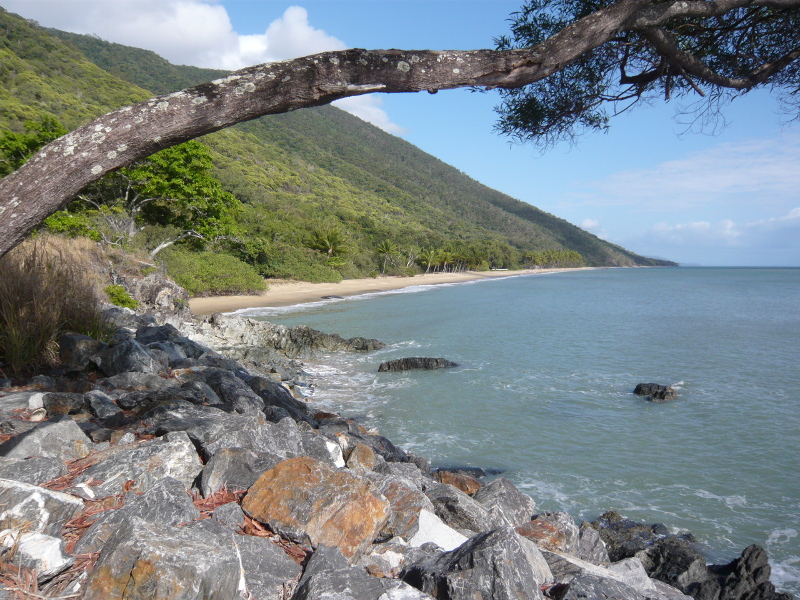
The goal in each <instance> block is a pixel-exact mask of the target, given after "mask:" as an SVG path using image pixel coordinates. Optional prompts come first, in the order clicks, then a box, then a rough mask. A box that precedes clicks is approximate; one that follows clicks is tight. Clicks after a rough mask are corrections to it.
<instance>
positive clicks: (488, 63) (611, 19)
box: [0, 0, 800, 256]
mask: <svg viewBox="0 0 800 600" xmlns="http://www.w3.org/2000/svg"><path fill="white" fill-rule="evenodd" d="M649 3H650V0H619V1H618V2H616V3H615V4H612V5H610V6H608V7H606V8H603V9H601V10H598V11H597V12H595V13H592V14H591V15H588V16H587V17H584V18H582V19H580V20H578V21H576V22H574V23H572V24H570V25H569V26H567V27H565V28H564V29H563V30H562V31H561V32H559V33H557V34H556V35H554V36H552V37H551V38H549V39H547V40H545V41H544V42H542V43H541V44H538V45H537V46H534V47H532V48H529V49H525V50H511V51H502V52H501V51H496V50H474V51H430V50H420V51H406V50H361V49H353V50H344V51H339V52H324V53H321V54H315V55H313V56H307V57H303V58H298V59H294V60H288V61H284V62H278V63H267V64H262V65H257V66H254V67H249V68H246V69H242V70H240V71H236V72H234V73H231V74H230V75H228V76H227V77H224V78H222V79H218V80H216V81H212V82H211V83H207V84H203V85H199V86H196V87H193V88H189V89H186V90H183V91H180V92H175V93H173V94H166V95H163V96H159V97H156V98H152V99H150V100H147V101H145V102H141V103H139V104H136V105H133V106H127V107H125V108H122V109H119V110H116V111H114V112H111V113H108V114H106V115H104V116H102V117H100V118H99V119H96V120H94V121H92V122H91V123H89V124H87V125H84V126H83V127H80V128H78V129H76V130H75V131H72V132H71V133H69V134H67V135H65V136H63V137H61V138H59V139H57V140H55V141H54V142H51V143H50V144H48V145H47V146H45V147H44V148H43V149H42V150H41V151H39V153H38V154H36V155H35V156H33V157H32V158H31V159H30V160H29V161H28V162H27V163H26V164H25V165H24V166H22V167H21V168H20V169H19V170H17V171H15V172H14V173H12V174H10V175H9V176H7V177H6V178H5V179H3V180H0V256H3V255H4V254H6V253H7V252H8V251H9V250H10V249H11V248H13V247H14V246H16V245H17V244H18V243H19V242H21V241H22V240H23V239H24V237H25V236H26V235H27V234H29V233H30V232H31V231H33V229H34V228H35V227H36V226H38V225H39V224H40V223H41V222H42V221H43V220H44V219H45V218H46V217H47V216H49V215H50V214H52V213H53V212H55V211H56V210H59V209H60V208H63V207H64V206H65V205H66V204H67V203H68V202H69V201H70V200H71V199H72V198H74V197H75V195H76V194H77V193H78V192H79V191H80V190H81V189H83V188H84V187H85V186H86V185H87V184H89V183H91V182H93V181H96V180H97V179H99V178H100V177H102V176H103V175H105V174H106V173H108V172H110V171H114V170H116V169H119V168H120V167H123V166H125V165H127V164H129V163H131V162H133V161H134V160H136V159H139V158H143V157H146V156H149V155H150V154H153V153H154V152H157V151H158V150H162V149H164V148H167V147H169V146H172V145H175V144H178V143H181V142H185V141H187V140H189V139H192V138H196V137H199V136H201V135H205V134H207V133H211V132H213V131H217V130H219V129H223V128H224V127H229V126H230V125H234V124H236V123H239V122H242V121H247V120H250V119H255V118H257V117H261V116H263V115H269V114H278V113H284V112H288V111H291V110H296V109H299V108H305V107H311V106H319V105H323V104H328V103H330V102H333V101H334V100H338V99H340V98H345V97H348V96H358V95H362V94H368V93H372V92H384V93H401V92H419V91H425V90H427V91H429V92H431V93H435V92H437V91H438V90H443V89H453V88H462V87H484V88H497V87H500V88H515V87H521V86H523V85H526V84H529V83H533V82H535V81H538V80H541V79H544V78H545V77H547V76H549V75H551V74H553V73H555V72H556V71H558V70H559V69H562V68H564V67H565V66H566V65H567V64H569V63H570V62H571V61H573V60H575V59H576V58H578V57H579V56H581V55H582V54H584V53H585V52H588V51H590V50H592V49H594V48H596V47H598V46H600V45H601V44H603V43H605V42H607V41H608V40H610V39H612V38H614V36H616V34H617V33H618V32H619V31H621V30H623V29H625V28H626V27H630V26H632V24H633V23H636V26H637V28H638V27H642V28H644V27H652V26H653V25H657V24H659V23H660V22H661V21H662V20H663V18H664V13H665V11H663V10H662V11H660V12H659V11H654V9H653V7H652V6H649ZM741 3H746V4H748V5H762V4H763V5H780V6H783V5H785V4H788V5H791V6H797V5H798V4H800V0H718V1H717V2H707V1H705V0H680V1H678V0H676V1H674V2H668V3H666V5H668V6H669V10H668V11H666V12H668V14H669V15H670V16H671V17H674V16H677V15H678V13H681V12H683V13H685V14H690V13H691V11H692V10H694V11H698V7H700V8H705V9H707V10H711V9H710V8H709V5H711V6H712V7H715V10H717V11H721V10H722V7H723V6H725V5H727V4H730V5H734V6H738V5H741ZM712 12H713V11H712Z"/></svg>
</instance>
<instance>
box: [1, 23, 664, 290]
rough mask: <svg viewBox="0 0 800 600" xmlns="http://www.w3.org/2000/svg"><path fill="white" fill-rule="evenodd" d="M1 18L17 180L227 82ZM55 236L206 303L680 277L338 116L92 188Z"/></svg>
mask: <svg viewBox="0 0 800 600" xmlns="http://www.w3.org/2000/svg"><path fill="white" fill-rule="evenodd" d="M0 21H2V23H0V24H2V26H3V28H2V32H3V33H2V34H0V36H2V39H3V50H2V52H4V53H5V54H4V56H6V57H8V58H9V60H5V59H4V62H3V65H4V67H3V68H2V69H0V83H2V84H3V91H2V92H0V93H2V94H3V95H4V96H3V98H2V100H3V102H2V104H3V107H4V111H3V112H0V161H2V162H1V163H0V165H1V166H0V168H5V169H6V170H5V171H4V172H10V171H12V170H13V169H15V168H17V167H18V166H20V164H22V162H24V160H25V159H26V158H27V157H28V156H30V155H31V154H32V153H33V152H35V151H36V150H37V149H38V148H39V147H41V146H42V145H43V144H45V143H47V142H48V141H50V140H52V139H54V138H55V137H58V135H61V134H62V133H64V132H65V131H66V130H67V129H71V128H74V127H76V126H78V125H80V124H82V123H84V122H86V121H87V120H89V119H90V118H91V117H93V116H96V115H98V114H101V113H103V112H106V111H108V110H111V109H113V108H116V107H118V106H122V105H124V104H128V103H131V102H136V101H139V100H141V99H143V98H146V97H148V96H150V95H151V93H163V92H169V91H174V90H177V89H180V88H182V87H186V86H189V85H193V84H198V83H201V82H203V81H206V80H208V79H211V78H214V77H219V76H220V75H221V74H222V72H220V71H213V70H207V69H197V68H194V67H181V66H175V65H171V64H169V63H168V62H167V61H165V60H164V59H162V58H160V57H158V56H157V55H155V54H153V53H152V52H148V51H144V50H139V49H132V48H128V47H125V46H121V45H119V44H111V43H108V42H104V41H103V40H100V39H98V38H96V37H92V36H80V35H76V34H66V33H63V32H57V31H55V30H46V29H43V28H41V27H38V26H37V25H36V24H34V23H31V22H28V21H25V20H24V19H20V18H18V17H16V16H15V15H12V14H9V13H7V12H0ZM53 65H69V69H67V68H66V66H64V67H63V68H61V69H55V70H54V68H53ZM24 81H27V82H28V83H26V84H25V85H23V82H24ZM72 90H74V92H73V91H72ZM145 90H146V91H145ZM79 107H80V108H81V109H82V110H78V108H79ZM44 227H45V229H48V230H49V231H52V232H58V233H62V234H65V235H69V236H86V237H89V238H91V239H93V240H95V241H98V242H101V243H102V244H104V245H106V246H111V247H118V248H123V249H130V250H135V251H140V252H146V253H147V254H149V255H150V258H151V260H154V261H156V262H157V263H159V264H162V265H164V266H165V267H166V269H167V271H168V272H169V273H170V274H171V275H172V276H173V277H175V278H176V279H177V280H178V281H179V282H181V283H182V284H183V285H184V286H185V287H186V288H187V289H189V291H190V293H192V294H194V295H204V294H212V293H243V292H245V291H256V290H259V289H263V285H264V284H263V282H262V283H260V284H257V283H256V282H257V281H258V279H259V278H261V277H266V278H283V279H299V280H307V281H318V282H321V281H339V280H341V279H342V278H353V277H365V276H375V275H406V276H408V275H414V274H417V273H424V272H437V271H458V270H464V269H475V270H488V269H513V268H522V267H528V266H561V265H564V266H567V265H568V266H576V265H587V266H602V265H611V266H633V265H659V264H670V263H667V262H665V261H658V260H652V259H647V258H644V257H640V256H637V255H635V254H633V253H631V252H628V251H626V250H625V249H623V248H620V247H618V246H614V245H612V244H609V243H607V242H605V241H603V240H600V239H599V238H597V237H595V236H593V235H591V234H589V233H587V232H585V231H582V230H581V229H579V228H577V227H575V226H574V225H571V224H570V223H568V222H566V221H564V220H562V219H558V218H557V217H554V216H553V215H550V214H548V213H545V212H543V211H541V210H539V209H537V208H535V207H533V206H531V205H529V204H526V203H523V202H520V201H517V200H514V199H513V198H510V197H508V196H505V195H504V194H501V193H499V192H497V191H495V190H492V189H490V188H487V187H486V186H483V185H481V184H479V183H478V182H476V181H474V180H472V179H470V178H469V177H467V176H466V175H464V174H463V173H461V172H459V171H458V170H457V169H454V168H453V167H450V166H449V165H446V164H444V163H442V162H441V161H439V160H437V159H435V158H434V157H431V156H430V155H427V154H425V153H424V152H422V151H420V150H419V149H418V148H416V147H414V146H412V145H410V144H408V143H407V142H405V141H403V140H402V139H399V138H396V137H394V136H391V135H389V134H386V133H384V132H383V131H381V130H379V129H377V128H375V127H373V126H372V125H370V124H368V123H365V122H363V121H361V120H359V119H357V118H355V117H353V116H351V115H349V114H347V113H345V112H343V111H340V110H338V109H336V108H333V107H330V106H327V107H321V108H317V109H310V110H304V111H297V112H294V113H289V114H285V115H275V116H271V117H269V118H261V119H257V120H255V121H251V122H248V123H242V124H240V125H238V126H236V127H234V128H231V129H227V130H224V131H220V132H217V133H214V134H211V135H208V136H205V137H203V138H200V139H198V140H193V141H190V142H186V143H184V144H180V145H177V146H173V147H171V148H168V149H165V150H162V151H160V152H158V153H156V154H153V155H151V156H150V157H147V158H144V159H140V160H138V161H136V162H134V163H133V164H130V165H128V166H125V167H123V168H121V169H118V170H116V171H114V172H111V173H109V174H108V175H106V176H105V177H103V178H102V179H101V180H99V181H97V182H95V183H93V184H91V185H90V186H88V187H87V188H85V189H83V190H81V191H80V192H79V193H78V194H77V195H76V196H75V199H74V200H73V201H72V202H71V203H70V204H69V205H68V206H67V208H66V209H65V210H62V211H59V212H57V213H54V214H53V215H52V216H50V217H49V218H48V219H47V220H46V222H45V226H44ZM547 253H549V254H547ZM568 253H571V254H568ZM545 255H546V256H548V257H549V258H548V259H546V260H545V258H544V257H545ZM578 255H579V256H578ZM554 257H555V258H554ZM223 274H224V275H225V277H222V275H223Z"/></svg>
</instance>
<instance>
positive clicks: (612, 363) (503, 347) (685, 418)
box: [247, 268, 800, 596]
mask: <svg viewBox="0 0 800 600" xmlns="http://www.w3.org/2000/svg"><path fill="white" fill-rule="evenodd" d="M247 314H249V315H250V316H253V315H261V316H263V317H264V318H267V319H269V320H270V321H273V322H276V323H282V324H286V325H296V324H306V325H310V326H311V327H314V328H317V329H321V330H323V331H329V332H336V333H339V334H341V335H343V336H345V337H350V336H365V337H375V338H378V339H380V340H382V341H384V342H386V343H387V344H388V347H387V348H386V349H384V350H381V351H379V352H375V353H371V354H366V355H336V356H330V357H325V358H324V360H322V361H320V362H317V363H308V365H307V367H308V370H309V371H310V372H312V373H314V374H315V375H317V379H316V389H315V392H314V395H313V397H312V401H313V402H315V403H317V404H318V405H319V406H321V407H326V408H330V409H335V410H336V411H339V412H341V413H342V414H344V415H346V416H350V417H355V418H357V419H359V420H361V421H362V422H364V423H365V424H368V425H373V426H377V427H378V428H379V429H380V431H381V433H383V434H384V435H386V436H387V437H389V438H390V439H391V440H393V441H394V442H395V443H397V444H398V445H400V446H402V447H403V448H405V449H407V450H411V451H413V452H415V453H417V454H422V455H424V456H427V457H429V458H430V459H431V460H432V462H433V463H434V465H462V464H463V465H473V466H480V467H483V468H487V467H489V468H496V469H502V470H503V471H504V476H506V477H508V478H510V479H511V480H512V481H513V482H514V483H515V484H516V485H517V486H518V487H520V488H521V489H522V490H524V491H525V492H527V493H528V494H530V495H531V496H532V497H533V498H534V499H535V500H536V502H537V505H538V506H539V507H540V508H541V509H544V510H548V509H550V510H552V509H562V510H567V511H569V512H570V513H572V514H573V516H574V517H575V518H576V519H586V520H591V519H594V518H596V517H597V516H598V515H600V514H601V513H602V512H604V511H605V510H607V509H616V510H618V511H620V512H621V513H622V514H623V515H624V516H627V517H629V518H632V519H637V520H642V521H646V522H651V523H652V522H663V523H665V524H666V525H667V526H669V527H670V528H672V529H674V530H675V531H685V530H688V531H691V532H692V533H694V534H695V536H696V537H697V538H698V539H699V540H700V541H701V542H702V543H703V544H704V546H705V548H706V551H707V552H708V554H709V557H710V559H711V560H712V561H713V560H718V561H723V560H724V561H727V560H730V559H732V558H733V557H734V556H738V554H739V552H740V551H741V550H742V549H743V548H744V547H745V546H747V545H749V544H751V543H759V544H762V545H764V546H765V547H766V548H767V550H768V552H769V555H770V557H771V562H772V566H773V577H772V579H773V582H775V583H776V585H777V586H778V587H779V589H782V590H785V591H790V592H793V593H794V594H795V595H798V596H800V537H798V531H800V369H799V368H798V362H799V361H800V358H799V357H800V269H712V268H679V269H608V270H595V271H583V272H572V273H557V274H552V275H539V276H524V277H514V278H505V279H499V280H498V279H494V280H484V281H480V282H475V283H470V284H458V285H447V286H435V287H417V288H410V289H406V290H402V291H400V292H392V293H386V294H378V295H371V296H367V297H364V296H362V297H359V298H357V299H350V300H344V301H341V300H340V301H334V302H321V303H318V304H314V305H304V306H300V307H291V308H283V309H260V310H256V311H254V310H251V311H248V312H247ZM405 356H433V357H445V358H448V359H450V360H454V361H456V362H458V363H459V364H460V365H461V366H460V367H459V368H457V369H449V370H439V371H430V372H419V371H415V372H406V373H380V374H379V373H377V367H378V364H379V363H380V362H382V361H384V360H388V359H392V358H401V357H405ZM639 382H657V383H666V384H671V385H672V386H673V387H675V388H676V389H677V390H678V392H679V400H677V401H674V402H668V403H661V404H654V403H650V402H647V401H645V400H643V399H640V398H638V397H636V396H633V395H632V394H631V391H632V390H633V388H634V386H635V385H636V384H637V383H639Z"/></svg>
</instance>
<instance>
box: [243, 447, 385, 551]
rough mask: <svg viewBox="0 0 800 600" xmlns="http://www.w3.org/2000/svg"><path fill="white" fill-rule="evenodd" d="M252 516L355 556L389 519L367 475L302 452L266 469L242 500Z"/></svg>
mask: <svg viewBox="0 0 800 600" xmlns="http://www.w3.org/2000/svg"><path fill="white" fill-rule="evenodd" d="M242 508H243V509H244V511H245V512H246V513H247V514H248V515H250V517H252V518H253V519H256V520H257V521H260V522H262V523H264V524H266V525H268V526H269V527H270V528H271V529H272V530H273V531H275V532H277V533H280V534H281V535H284V536H286V537H288V538H290V539H292V540H294V541H296V542H299V543H304V544H311V546H313V547H315V548H316V547H317V546H319V545H320V544H322V545H325V546H335V547H337V548H339V550H341V552H342V554H344V555H345V556H346V557H347V558H348V559H350V560H356V559H358V557H359V556H360V554H361V552H362V551H363V550H364V549H365V548H366V547H367V546H369V545H370V544H371V543H372V541H373V540H374V539H375V536H376V535H377V534H378V532H379V531H380V530H381V528H382V527H383V526H384V525H385V524H386V521H387V520H388V519H389V512H390V508H389V502H388V501H387V500H386V498H385V497H384V496H383V495H382V494H381V493H380V492H378V491H377V490H376V489H375V488H374V487H373V486H372V484H370V483H369V482H368V481H366V480H364V479H361V478H359V477H356V476H355V475H352V474H350V473H347V472H344V471H337V470H336V469H333V468H332V467H329V466H328V465H326V464H325V463H323V462H322V461H320V460H317V459H315V458H311V457H308V456H302V457H298V458H291V459H289V460H285V461H283V462H281V463H279V464H278V465H277V466H275V468H273V469H270V470H269V471H266V472H265V473H263V474H262V475H261V477H259V479H258V481H257V482H256V483H255V484H253V486H252V487H251V488H250V489H249V490H248V492H247V496H246V497H245V499H244V502H243V503H242Z"/></svg>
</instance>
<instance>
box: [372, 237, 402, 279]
mask: <svg viewBox="0 0 800 600" xmlns="http://www.w3.org/2000/svg"><path fill="white" fill-rule="evenodd" d="M375 252H377V253H378V256H382V257H383V267H382V269H381V275H386V263H387V262H389V261H391V262H392V264H394V257H395V256H397V253H398V249H397V245H396V244H395V243H394V242H392V241H391V240H383V241H382V242H381V243H380V244H378V245H377V246H376V247H375Z"/></svg>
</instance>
